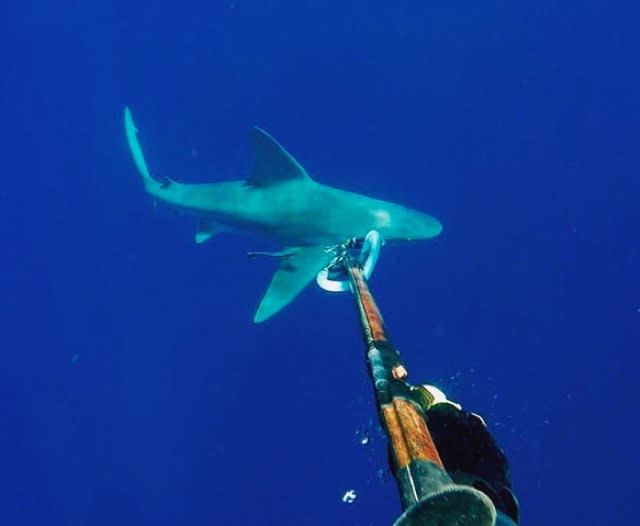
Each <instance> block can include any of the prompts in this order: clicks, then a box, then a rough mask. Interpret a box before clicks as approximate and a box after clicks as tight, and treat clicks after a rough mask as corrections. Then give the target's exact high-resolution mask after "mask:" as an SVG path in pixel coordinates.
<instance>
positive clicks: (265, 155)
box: [245, 128, 311, 188]
mask: <svg viewBox="0 0 640 526" xmlns="http://www.w3.org/2000/svg"><path fill="white" fill-rule="evenodd" d="M251 149H252V151H253V166H252V168H251V175H250V177H249V178H248V179H247V180H246V182H245V184H246V185H247V186H252V187H256V188H259V187H265V186H269V185H272V184H277V183H281V182H284V181H291V180H295V179H299V180H303V181H305V180H306V181H311V178H310V177H309V175H308V174H307V172H306V171H305V169H304V168H303V167H302V166H300V163H298V161H296V160H295V159H294V158H293V156H292V155H291V154H290V153H289V152H287V150H285V149H284V148H283V147H282V146H280V144H278V142H277V141H276V140H275V139H274V138H273V137H271V135H269V134H268V133H267V132H266V131H264V130H262V129H260V128H253V129H252V130H251Z"/></svg>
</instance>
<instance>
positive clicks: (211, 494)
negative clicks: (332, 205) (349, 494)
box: [0, 0, 640, 526]
mask: <svg viewBox="0 0 640 526" xmlns="http://www.w3.org/2000/svg"><path fill="white" fill-rule="evenodd" d="M639 16H640V12H639V9H638V7H637V6H634V5H633V4H632V3H630V2H629V3H623V2H616V1H613V2H605V1H604V0H599V1H594V0H585V1H584V2H581V3H570V2H550V1H542V2H539V1H537V2H534V1H523V2H512V1H511V2H510V1H488V2H478V1H471V0H461V1H457V2H442V1H437V2H432V1H425V0H421V1H418V0H410V1H399V2H378V1H375V0H374V1H367V2H365V1H363V0H350V1H342V2H337V1H333V0H324V1H319V0H297V1H293V0H266V1H257V0H223V1H217V0H214V1H212V2H197V1H196V2H180V3H171V2H144V3H142V2H124V1H121V0H114V1H110V2H104V1H89V2H78V1H72V2H43V1H35V0H25V1H22V2H18V1H15V0H14V1H11V0H9V1H8V2H5V3H4V4H3V5H2V7H1V8H0V57H1V61H0V62H1V65H2V67H1V72H0V116H1V118H2V124H1V126H2V131H1V134H2V136H1V138H2V141H1V145H0V152H1V157H0V178H1V179H0V180H1V183H2V184H1V186H0V242H1V245H0V246H1V253H0V320H1V321H0V328H1V333H0V334H1V336H0V352H1V356H2V362H1V368H0V418H1V419H0V525H2V526H40V525H42V526H58V525H59V526H103V525H104V526H112V525H114V524H119V525H125V526H129V525H135V526H140V525H188V526H201V525H202V526H204V525H208V526H209V525H223V524H224V525H249V524H251V525H265V526H278V525H309V526H316V525H318V526H320V525H322V526H324V525H338V526H342V525H344V526H351V525H353V526H370V525H371V526H385V525H390V524H391V523H392V522H393V520H394V519H395V518H396V517H397V516H398V515H399V513H400V512H401V506H400V501H399V498H398V492H397V487H396V484H395V481H394V479H393V477H392V476H391V475H389V473H388V465H387V445H386V442H385V439H384V438H383V435H382V433H381V431H380V428H379V425H378V420H377V417H376V412H375V406H374V403H373V396H372V390H371V384H370V380H369V377H368V374H367V366H366V362H365V356H364V350H363V346H362V341H361V337H360V333H359V329H358V323H357V317H356V313H355V309H354V307H353V303H352V300H351V298H350V297H349V295H347V294H344V295H331V294H328V293H326V292H324V291H322V290H320V289H319V288H318V287H316V286H315V285H312V286H310V287H309V288H308V289H306V290H305V291H304V293H303V294H302V295H301V296H300V297H299V298H298V299H297V300H296V301H295V302H294V303H293V304H292V305H290V306H289V307H287V308H286V309H285V310H284V311H283V312H282V313H280V314H278V315H277V316H275V317H274V318H273V319H271V320H269V321H267V322H266V323H264V324H260V325H255V324H254V323H253V321H252V319H253V315H254V313H255V309H256V306H257V305H258V302H259V300H260V298H261V296H262V294H263V293H264V290H265V289H266V286H267V284H268V282H269V280H270V279H271V276H272V275H273V273H274V271H275V269H276V266H277V263H276V262H275V261H273V260H270V259H269V258H263V259H259V258H256V259H249V258H247V251H249V250H265V249H271V248H273V247H272V246H271V245H270V244H268V243H266V242H264V241H261V240H260V239H256V238H249V237H242V236H237V235H233V234H223V235H220V236H218V237H216V238H214V239H212V240H211V241H209V242H207V243H205V244H202V245H196V244H195V243H194V233H195V228H196V221H195V219H193V218H191V217H187V216H183V215H180V214H176V213H175V212H174V211H172V210H171V209H169V208H166V207H163V206H161V205H160V204H158V206H154V202H153V200H152V199H151V198H150V197H149V196H148V195H147V194H146V193H145V192H144V188H143V185H142V183H141V180H140V177H139V176H138V174H137V173H136V170H135V167H134V165H133V162H132V160H131V157H130V155H129V152H128V151H127V146H126V141H125V136H124V130H123V124H122V113H123V109H124V107H125V105H128V106H130V107H131V108H132V110H133V112H134V115H135V118H136V123H137V125H138V127H139V128H140V138H141V141H142V143H143V146H144V149H145V154H146V156H147V161H148V163H149V166H150V168H151V170H152V172H153V173H154V174H158V175H159V176H167V177H170V178H172V179H175V180H178V181H181V182H217V181H224V180H231V179H242V178H244V177H245V176H246V175H247V174H248V171H249V168H250V163H251V158H250V152H249V145H248V141H247V136H248V131H249V129H250V128H251V126H253V125H258V126H261V127H262V128H264V129H266V130H268V131H269V132H270V133H271V134H272V135H273V136H274V137H276V138H277V139H278V141H280V142H281V143H282V144H283V145H284V146H285V147H286V148H287V149H288V150H289V151H290V152H291V153H292V154H293V155H294V156H295V157H296V158H297V159H298V160H299V161H300V163H301V164H302V165H303V166H305V168H306V169H307V170H308V171H309V173H310V174H311V175H312V176H313V177H314V178H315V179H316V180H317V181H319V182H322V183H325V184H329V185H332V186H336V187H340V188H344V189H348V190H352V191H356V192H361V193H365V194H368V195H372V196H375V197H379V198H382V199H387V200H391V201H395V202H399V203H402V204H405V205H407V206H411V207H413V208H417V209H420V210H423V211H425V212H428V213H430V214H432V215H434V216H435V217H437V218H438V219H439V220H440V221H441V222H442V223H443V225H444V231H443V233H442V235H441V236H439V237H437V238H435V239H433V240H429V241H424V242H420V243H414V244H407V245H405V246H397V247H392V246H389V247H385V248H384V249H383V251H382V256H381V259H380V263H379V264H378V268H377V269H376V271H375V273H374V275H373V277H372V279H371V288H372V290H373V292H374V294H375V296H376V299H377V301H378V303H379V305H380V308H381V310H382V312H383V314H384V316H385V321H386V323H387V325H388V327H389V330H390V331H391V334H392V335H393V337H394V340H395V343H396V344H397V345H398V347H399V348H400V350H401V352H402V356H403V358H404V359H405V361H406V363H407V365H408V369H409V374H410V376H409V380H410V381H412V382H413V383H423V382H425V383H433V384H436V385H438V386H439V387H440V388H441V389H443V390H444V391H445V392H446V393H447V394H448V395H449V397H450V398H451V399H453V400H455V401H458V402H460V403H461V404H462V405H463V406H464V407H465V408H466V409H468V410H470V411H474V412H477V413H479V414H481V415H482V416H483V417H484V419H485V420H486V422H487V424H488V426H489V428H490V429H491V431H492V432H493V433H494V435H495V436H496V438H497V440H498V441H499V443H500V445H501V446H502V447H503V449H504V450H505V452H506V454H507V455H508V457H509V460H510V462H511V472H512V479H513V484H514V489H515V492H516V495H517V497H518V499H519V501H520V505H521V513H522V519H523V520H522V523H523V524H526V525H581V526H582V525H605V526H608V525H614V526H617V525H630V524H635V523H637V521H638V518H637V517H638V512H637V509H636V499H637V498H638V497H637V494H638V489H640V484H639V481H638V480H639V479H638V473H640V455H639V454H638V443H639V441H640V424H639V422H640V420H639V418H638V415H637V413H636V410H637V408H636V403H635V402H636V397H637V393H638V389H637V386H638V382H637V379H636V377H637V371H638V362H639V360H638V355H637V353H638V351H639V350H640V279H639V277H638V269H639V268H640V243H639V240H638V230H639V228H640V206H639V200H640V150H639V146H638V145H639V144H640V104H639V102H638V101H639V93H640V82H639V80H640V61H639V60H638V57H639V56H640V36H639V34H638V28H637V26H638V24H637V21H638V19H639ZM362 437H367V438H368V443H367V444H362V443H361V442H362ZM349 489H353V490H354V491H355V492H356V493H357V499H356V500H355V502H353V503H352V504H347V503H344V502H343V501H342V496H343V495H344V493H345V492H346V491H347V490H349Z"/></svg>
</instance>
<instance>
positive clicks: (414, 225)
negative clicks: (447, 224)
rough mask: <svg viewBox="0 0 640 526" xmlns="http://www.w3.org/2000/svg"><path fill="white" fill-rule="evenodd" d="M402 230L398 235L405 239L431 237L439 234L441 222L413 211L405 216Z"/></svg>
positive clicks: (413, 239)
mask: <svg viewBox="0 0 640 526" xmlns="http://www.w3.org/2000/svg"><path fill="white" fill-rule="evenodd" d="M402 230H403V232H402V234H401V235H400V236H398V237H400V238H401V239H405V240H407V241H419V240H421V239H431V238H432V237H436V236H438V235H440V233H441V232H442V223H440V221H438V220H437V219H436V218H435V217H433V216H430V215H428V214H423V213H421V212H415V213H414V214H412V216H411V217H409V218H407V220H406V222H405V225H404V228H403V229H402Z"/></svg>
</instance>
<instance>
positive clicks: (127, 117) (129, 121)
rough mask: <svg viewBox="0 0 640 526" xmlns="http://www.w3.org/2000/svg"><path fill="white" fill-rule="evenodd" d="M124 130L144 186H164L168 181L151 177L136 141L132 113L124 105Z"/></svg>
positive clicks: (136, 135) (136, 133) (135, 129)
mask: <svg viewBox="0 0 640 526" xmlns="http://www.w3.org/2000/svg"><path fill="white" fill-rule="evenodd" d="M124 131H125V133H126V135H127V144H128V145H129V151H130V152H131V156H132V157H133V162H134V163H135V165H136V168H137V169H138V173H139V174H140V175H141V176H142V179H143V180H144V185H145V187H146V188H147V189H149V187H150V186H153V187H156V186H159V185H160V186H166V185H167V184H169V182H170V181H168V182H166V183H162V182H159V181H156V180H155V179H154V178H153V177H151V174H150V173H149V168H147V163H146V161H145V160H144V155H143V153H142V147H141V146H140V141H138V128H136V125H135V123H134V122H133V115H131V110H130V109H129V107H125V109H124Z"/></svg>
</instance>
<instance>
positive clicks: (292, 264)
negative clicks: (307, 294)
mask: <svg viewBox="0 0 640 526" xmlns="http://www.w3.org/2000/svg"><path fill="white" fill-rule="evenodd" d="M330 259H331V254H328V253H327V251H326V250H325V249H324V247H301V248H300V249H299V250H298V251H297V252H293V251H292V252H291V253H290V254H287V255H286V256H285V257H283V258H282V261H281V263H280V268H279V269H278V271H277V272H276V275H275V276H273V279H272V280H271V284H270V285H269V288H268V289H267V293H266V294H265V295H264V298H262V301H261V302H260V306H259V307H258V312H256V315H255V318H254V319H253V321H254V322H255V323H260V322H262V321H265V320H266V319H268V318H271V316H273V315H274V314H276V313H278V312H280V311H281V310H282V309H284V308H285V307H286V306H287V305H289V303H291V302H292V301H293V300H294V299H295V297H296V296H297V295H298V294H300V292H302V290H303V289H304V288H305V287H306V286H307V285H308V284H309V282H310V281H311V280H313V278H314V277H315V276H316V274H317V273H318V272H320V271H321V270H322V269H323V268H324V267H325V266H326V265H328V264H329V261H330Z"/></svg>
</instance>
